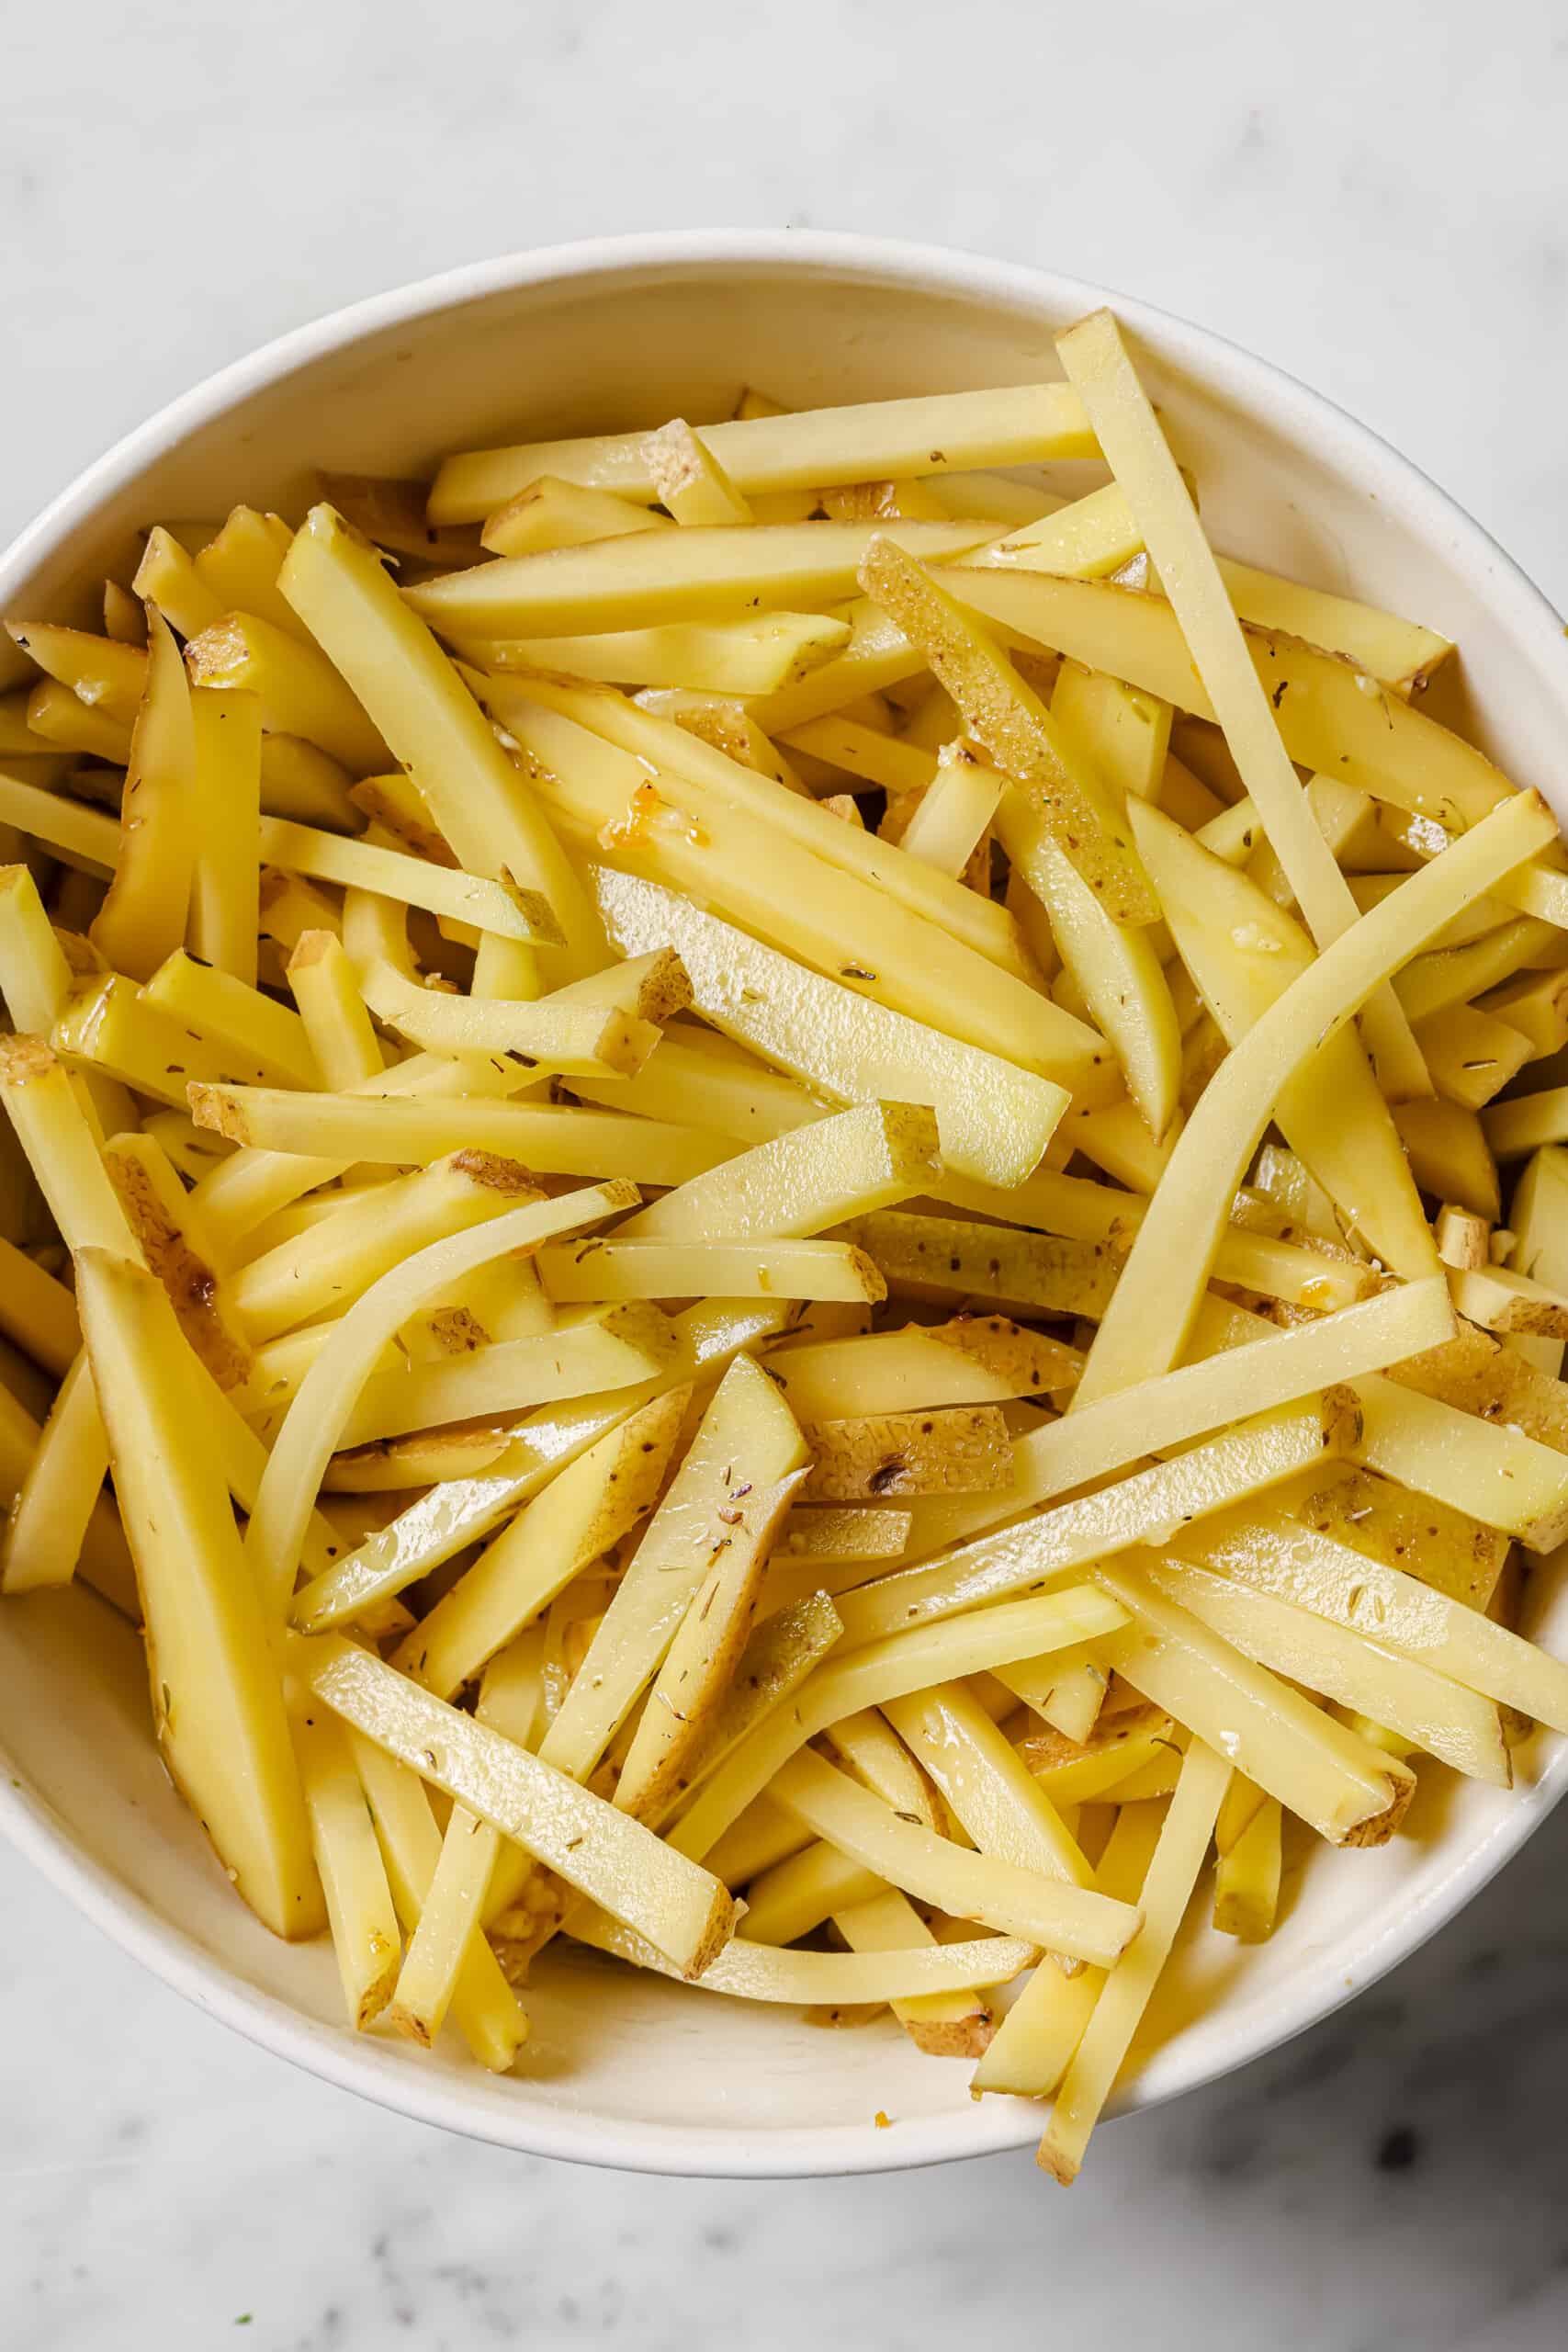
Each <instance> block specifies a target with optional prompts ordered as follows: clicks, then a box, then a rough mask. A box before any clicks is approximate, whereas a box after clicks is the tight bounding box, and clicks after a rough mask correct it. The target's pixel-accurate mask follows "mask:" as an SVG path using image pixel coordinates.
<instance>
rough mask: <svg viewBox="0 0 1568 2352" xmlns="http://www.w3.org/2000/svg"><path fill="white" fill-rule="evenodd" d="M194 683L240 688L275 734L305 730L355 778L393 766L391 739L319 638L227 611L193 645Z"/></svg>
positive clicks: (190, 654) (310, 739) (188, 661)
mask: <svg viewBox="0 0 1568 2352" xmlns="http://www.w3.org/2000/svg"><path fill="white" fill-rule="evenodd" d="M186 665H187V667H188V669H189V671H190V676H191V683H192V684H193V685H198V686H213V687H219V688H223V689H230V688H235V687H237V688H239V689H240V690H241V691H242V692H243V693H245V694H251V695H254V696H255V698H256V700H257V702H258V703H259V704H260V706H261V713H262V725H263V726H264V727H265V729H267V731H268V733H269V734H274V735H302V736H303V737H304V739H305V741H306V742H308V743H315V744H317V745H319V746H320V748H321V750H322V751H323V752H330V753H331V755H332V757H333V759H335V760H341V761H342V763H343V764H344V767H345V768H347V770H348V771H349V774H350V775H378V774H379V772H380V771H381V769H383V768H385V767H389V766H390V764H391V761H390V756H389V752H388V750H387V746H386V744H385V743H384V742H383V741H382V740H381V737H380V736H379V735H378V733H377V731H376V729H375V728H374V726H373V725H372V724H371V722H370V720H369V719H368V718H367V716H366V714H365V712H364V710H363V709H362V708H361V707H360V705H359V704H358V703H357V702H356V701H355V697H354V695H352V694H351V693H350V691H349V689H348V687H347V686H346V685H345V684H344V682H343V679H342V677H341V676H340V675H339V673H338V672H337V671H336V670H335V669H334V668H333V665H332V663H331V662H330V661H329V660H328V659H327V657H326V655H325V654H324V653H322V652H321V651H320V650H318V648H317V647H316V646H315V644H314V643H312V642H310V640H309V639H304V638H301V637H300V636H299V635H297V634H292V633H290V632H289V631H288V630H285V629H281V628H278V627H277V626H276V623H274V622H272V621H265V620H263V619H262V618H261V617H260V616H259V615H258V614H255V613H234V612H230V613H226V614H225V616H224V617H223V619H222V620H220V621H215V622H214V623H213V624H212V627H211V628H205V629H203V630H202V632H201V634H200V636H199V637H193V638H192V639H190V641H189V643H188V645H187V646H186Z"/></svg>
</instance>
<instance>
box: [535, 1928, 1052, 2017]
mask: <svg viewBox="0 0 1568 2352" xmlns="http://www.w3.org/2000/svg"><path fill="white" fill-rule="evenodd" d="M570 1932H571V1934H572V1935H573V1937H575V1938H576V1939H577V1940H578V1942H580V1943H587V1944H591V1945H592V1947H593V1949H594V1950H595V1951H605V1952H611V1953H613V1954H614V1955H615V1958H616V1959H617V1960H627V1961H630V1962H632V1963H633V1965H634V1966H635V1967H637V1968H651V1969H655V1970H657V1971H658V1973H660V1975H664V1976H673V1975H677V1974H679V1973H681V1972H680V1971H678V1970H676V1969H674V1968H671V1966H669V1965H668V1964H667V1963H663V1962H661V1961H660V1954H659V1952H658V1951H657V1950H656V1949H655V1948H654V1947H653V1946H652V1945H651V1944H649V1943H648V1942H645V1941H644V1940H643V1939H642V1938H641V1937H639V1936H637V1935H636V1934H635V1933H633V1932H632V1930H631V1929H629V1928H624V1927H617V1926H616V1925H615V1921H614V1920H613V1919H610V1918H607V1917H605V1916H604V1913H603V1912H593V1911H583V1910H578V1911H576V1912H574V1913H573V1915H572V1917H571V1921H570ZM1036 1950H1037V1947H1036V1946H1035V1945H1034V1944H1032V1943H1031V1942H1029V1941H1028V1940H1027V1939H1024V1938H1022V1937H1017V1936H985V1937H981V1938H980V1939H977V1940H976V1941H973V1942H966V1943H953V1944H940V1943H937V1942H935V1941H934V1940H933V1941H931V1942H930V1943H917V1944H914V1945H911V1946H909V1947H908V1949H906V1950H904V1951H886V1950H885V1949H884V1948H883V1947H882V1945H881V1944H880V1943H878V1944H876V1945H875V1946H874V1947H873V1948H871V1949H868V1950H865V1951H773V1950H771V1949H770V1948H769V1947H768V1946H767V1945H766V1944H754V1943H749V1942H747V1941H746V1940H745V1939H744V1938H741V1937H739V1936H738V1937H737V1938H736V1939H735V1940H734V1942H733V1943H730V1944H727V1945H726V1947H725V1949H724V1950H723V1951H721V1952H720V1953H719V1955H718V1957H717V1958H716V1960H713V1961H710V1962H709V1963H708V1965H707V1967H706V1968H705V1969H704V1971H703V1973H702V1974H701V1975H700V1976H699V1977H698V1978H697V1979H696V1980H695V1981H696V1984H697V1985H698V1988H699V1990H701V1991H702V1992H704V1993H728V1995H729V1996H731V1998H732V1999H735V2000H742V2001H783V2002H785V2003H786V2004H788V2005H790V2006H791V2007H797V2008H799V2007H806V2008H834V2009H839V2008H853V2007H860V2006H862V2005H863V2004H864V2003H866V2002H868V2001H874V2002H877V2003H881V2002H884V2001H889V2002H899V2001H913V2000H916V1999H923V1998H926V1997H928V1996H931V1997H934V1996H937V1995H939V1994H943V1993H948V1994H951V1993H956V1992H963V1991H966V1990H967V1988H968V1987H969V1986H971V1985H1009V1984H1010V1983H1011V1982H1012V1980H1013V1978H1014V1977H1015V1976H1017V1975H1019V1974H1020V1973H1021V1971H1022V1970H1024V1969H1025V1968H1027V1967H1028V1966H1029V1964H1030V1962H1031V1961H1032V1959H1033V1957H1034V1954H1035V1951H1036Z"/></svg>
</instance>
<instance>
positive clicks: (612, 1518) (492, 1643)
mask: <svg viewBox="0 0 1568 2352" xmlns="http://www.w3.org/2000/svg"><path fill="white" fill-rule="evenodd" d="M690 1395H691V1392H690V1390H689V1389H683V1388H678V1389H674V1390H672V1391H671V1394H670V1395H668V1396H666V1397H658V1398H656V1399H655V1400H654V1402H653V1403H652V1404H649V1405H645V1406H644V1407H643V1408H642V1409H641V1411H640V1412H636V1413H633V1414H631V1415H630V1416H629V1418H628V1419H626V1420H625V1421H622V1422H621V1423H620V1424H619V1426H618V1427H616V1428H614V1429H612V1430H610V1431H609V1432H608V1433H607V1435H605V1436H604V1437H602V1438H601V1439H600V1440H599V1442H598V1443H597V1444H595V1445H592V1446H590V1447H589V1448H588V1451H587V1452H586V1453H581V1454H579V1456H578V1457H577V1459H576V1461H575V1462H573V1463H571V1464H569V1465H568V1467H567V1468H566V1469H564V1470H562V1471H561V1472H560V1474H559V1475H558V1476H557V1477H556V1478H554V1479H552V1481H551V1482H550V1484H549V1486H548V1487H547V1488H546V1490H545V1492H544V1493H543V1494H542V1495H541V1496H540V1497H539V1498H538V1499H537V1500H536V1502H531V1503H529V1504H528V1505H526V1507H525V1509H524V1510H522V1511H520V1512H519V1513H518V1515H517V1517H516V1518H515V1519H514V1520H513V1521H512V1522H511V1524H510V1525H509V1526H508V1527H506V1528H505V1529H503V1530H502V1533H501V1534H500V1535H498V1536H497V1538H496V1540H495V1542H494V1543H493V1544H490V1545H489V1546H488V1548H487V1549H486V1550H485V1551H483V1552H481V1553H480V1555H479V1558H478V1559H477V1560H476V1561H475V1562H474V1565H473V1566H472V1567H471V1568H468V1569H467V1570H466V1571H465V1573H464V1574H463V1575H462V1576H461V1577H458V1579H457V1583H456V1584H455V1585H453V1586H452V1588H451V1589H450V1590H449V1591H447V1592H446V1593H444V1594H443V1595H442V1597H441V1599H440V1600H438V1601H437V1602H436V1604H435V1606H434V1609H433V1610H431V1611H430V1613H429V1614H428V1616H426V1617H424V1618H423V1620H422V1621H421V1623H419V1624H418V1625H417V1626H416V1627H415V1628H414V1630H413V1631H412V1633H411V1634H409V1635H408V1636H407V1637H406V1639H405V1640H404V1641H403V1642H402V1644H401V1645H400V1647H399V1648H398V1650H397V1651H396V1652H395V1653H394V1655H393V1661H392V1662H393V1664H394V1665H395V1666H397V1667H398V1668H400V1670H401V1671H402V1672H403V1673H405V1674H409V1675H412V1677H413V1679H414V1680H415V1681H417V1682H423V1684H424V1686H425V1688H426V1689H427V1690H430V1691H435V1692H436V1693H437V1694H438V1695H439V1696H440V1697H441V1698H443V1699H451V1698H454V1697H456V1695H457V1692H458V1691H460V1690H461V1689H462V1687H463V1685H464V1683H465V1682H468V1681H470V1680H471V1679H472V1678H473V1677H474V1676H475V1675H476V1674H478V1673H479V1669H480V1668H481V1667H483V1666H484V1665H485V1664H486V1662H487V1661H488V1660H489V1659H490V1658H491V1657H493V1656H494V1655H495V1653H496V1651H497V1650H499V1649H501V1648H502V1647H503V1646H504V1645H505V1644H506V1643H508V1642H510V1641H511V1640H512V1639H513V1636H514V1635H515V1634H518V1633H520V1632H521V1631H522V1630H523V1628H524V1627H525V1625H528V1624H530V1623H532V1622H533V1620H534V1619H535V1618H536V1617H537V1616H539V1615H541V1614H542V1613H543V1611H545V1610H546V1609H547V1607H548V1605H549V1603H550V1602H551V1601H552V1600H554V1599H555V1597H556V1594H557V1593H558V1592H559V1591H561V1590H562V1589H564V1587H565V1586H566V1585H568V1584H569V1583H570V1581H571V1578H572V1577H574V1576H576V1575H577V1574H578V1572H579V1571H580V1570H581V1569H582V1568H585V1567H587V1566H589V1564H590V1563H591V1562H592V1561H593V1560H596V1559H599V1558H600V1557H602V1556H603V1555H604V1553H606V1552H610V1551H613V1550H614V1548H615V1545H616V1544H618V1543H619V1542H620V1540H621V1538H622V1537H623V1536H624V1535H625V1534H626V1532H627V1531H628V1530H629V1529H630V1528H632V1527H635V1526H636V1524H637V1521H638V1520H639V1519H640V1518H642V1516H643V1515H644V1513H645V1512H647V1511H649V1510H652V1508H653V1505H654V1503H655V1501H656V1500H657V1498H658V1495H659V1490H660V1486H661V1484H662V1482H663V1478H664V1473H665V1469H666V1467H667V1465H668V1464H669V1460H670V1455H671V1448H672V1447H673V1445H674V1443H675V1440H676V1437H677V1436H678V1434H679V1432H680V1428H681V1422H682V1418H683V1417H684V1413H685V1409H686V1406H687V1403H688V1402H689V1400H690Z"/></svg>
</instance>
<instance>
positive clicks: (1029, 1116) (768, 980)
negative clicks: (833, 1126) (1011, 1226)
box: [593, 867, 1066, 1185]
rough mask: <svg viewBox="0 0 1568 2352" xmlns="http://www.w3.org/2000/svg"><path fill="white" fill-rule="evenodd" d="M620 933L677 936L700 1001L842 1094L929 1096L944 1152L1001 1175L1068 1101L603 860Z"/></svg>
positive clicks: (765, 1051)
mask: <svg viewBox="0 0 1568 2352" xmlns="http://www.w3.org/2000/svg"><path fill="white" fill-rule="evenodd" d="M593 880H594V888H595V892H596V895H597V897H598V901H599V907H600V910H601V913H602V914H603V916H604V924H605V928H606V929H607V930H608V932H609V933H610V935H611V937H612V938H613V939H614V941H615V944H616V945H617V946H618V947H620V948H621V949H622V951H623V952H624V953H626V954H636V953H637V952H639V951H641V950H643V949H645V947H646V946H647V944H650V943H652V942H653V941H654V940H655V939H658V940H659V941H660V942H661V943H668V944H671V945H673V946H674V947H675V949H676V950H677V952H678V954H679V955H680V957H681V960H682V965H683V966H684V967H685V969H686V972H687V973H688V975H689V977H690V979H691V985H692V996H693V1002H694V1006H695V1008H696V1010H697V1011H698V1012H700V1013H701V1014H702V1015H703V1017H704V1019H705V1020H706V1021H710V1022H712V1023H714V1025H715V1026H716V1028H718V1029H719V1030H721V1031H722V1032H723V1034H724V1035H726V1036H728V1037H732V1038H735V1039H736V1040H737V1041H738V1042H739V1043H740V1044H742V1045H745V1046H750V1048H751V1050H752V1051H753V1052H754V1053H757V1054H760V1055H761V1057H762V1058H763V1059H764V1060H765V1061H769V1062H772V1063H773V1064H774V1065H775V1066H776V1067H777V1068H778V1069H784V1070H787V1071H788V1073H789V1074H790V1076H791V1077H792V1078H795V1079H798V1080H801V1081H802V1082H803V1083H804V1084H806V1085H808V1086H812V1087H815V1088H816V1089H817V1090H818V1092H820V1093H823V1094H826V1095H828V1096H829V1097H831V1098H832V1099H833V1100H835V1101H838V1102H856V1101H864V1100H865V1099H866V1097H867V1096H868V1095H870V1096H873V1097H876V1098H879V1099H882V1100H885V1101H893V1102H911V1103H929V1104H930V1105H931V1108H932V1109H933V1110H934V1111H935V1113H936V1120H937V1129H938V1134H939V1137H940V1141H941V1145H942V1156H943V1159H945V1160H947V1161H948V1162H949V1163H950V1164H951V1165H952V1166H953V1168H954V1169H956V1170H958V1171H959V1172H960V1173H961V1174H965V1175H972V1176H975V1177H977V1178H978V1179H979V1180H980V1181H981V1182H990V1183H994V1184H998V1185H1007V1184H1010V1183H1016V1182H1019V1180H1020V1179H1021V1178H1022V1177H1025V1176H1027V1175H1028V1174H1029V1173H1030V1172H1031V1170H1032V1169H1033V1167H1034V1165H1035V1163H1036V1162H1037V1160H1038V1159H1039V1158H1040V1155H1041V1153H1042V1152H1043V1150H1044V1149H1045V1147H1046V1145H1047V1144H1048V1143H1049V1142H1050V1140H1051V1136H1052V1135H1053V1133H1054V1132H1055V1126H1056V1123H1057V1121H1058V1119H1059V1118H1060V1116H1061V1114H1062V1112H1063V1111H1064V1110H1065V1109H1066V1095H1065V1093H1064V1091H1063V1090H1062V1088H1061V1087H1059V1086H1056V1085H1054V1084H1053V1083H1052V1082H1051V1081H1050V1080H1048V1079H1044V1078H1042V1077H1039V1076H1036V1075H1035V1074H1034V1073H1033V1072H1032V1071H1031V1070H1028V1069H1020V1068H1018V1067H1017V1066H1016V1065H1015V1064H1013V1063H1011V1062H1008V1061H1003V1060H1001V1059H1000V1058H999V1057H993V1056H991V1055H988V1054H986V1053H983V1052H980V1051H978V1050H977V1049H976V1048H975V1047H973V1046H964V1045H961V1044H959V1043H957V1042H956V1041H955V1040H953V1039H952V1038H949V1037H945V1036H942V1035H940V1034H938V1033H936V1032H934V1031H932V1030H931V1029H930V1028H928V1027H926V1026H925V1025H924V1024H922V1023H919V1022H916V1021H912V1020H910V1019H908V1017H907V1016H906V1015H904V1014H902V1013H899V1012H893V1011H891V1010H890V1009H888V1008H887V1007H886V1006H882V1005H876V1004H874V1003H870V1002H868V1001H866V1000H865V999H864V998H862V997H859V996H857V995H856V994H855V992H854V991H853V990H852V989H848V988H844V987H841V986H840V985H838V984H837V983H836V982H834V981H832V980H829V979H827V978H824V977H822V976H821V975H820V974H818V973H815V972H811V971H808V970H807V969H806V968H805V967H803V966H801V965H799V964H796V963H795V962H793V961H792V960H791V958H790V957H788V956H781V955H779V954H777V953H776V952H775V951H774V950H773V949H772V948H769V947H764V946H762V945H761V944H760V943H759V942H757V941H755V940H751V939H748V938H747V936H746V934H745V933H743V932H740V931H737V930H736V929H735V928H734V927H733V926H732V925H730V924H728V923H721V922H715V920H714V919H713V917H712V916H710V915H704V914H702V913H701V912H699V910H697V909H696V908H694V907H692V906H690V905H688V904H686V903H685V902H683V901H682V899H679V898H677V896H676V895H675V893H674V892H672V891H670V890H665V889H662V888H660V887H659V886H658V885H657V884H655V883H651V882H648V881H643V880H640V879H638V878H637V876H633V875H627V874H617V873H615V872H613V871H612V870H610V869H609V868H608V867H600V868H598V869H596V871H595V873H594V876H593Z"/></svg>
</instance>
